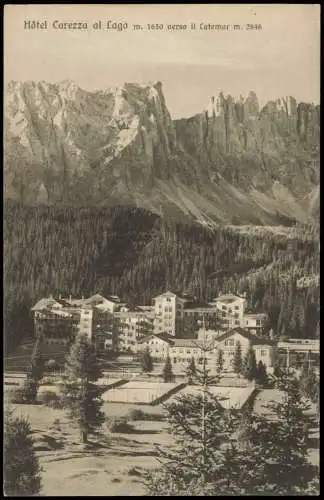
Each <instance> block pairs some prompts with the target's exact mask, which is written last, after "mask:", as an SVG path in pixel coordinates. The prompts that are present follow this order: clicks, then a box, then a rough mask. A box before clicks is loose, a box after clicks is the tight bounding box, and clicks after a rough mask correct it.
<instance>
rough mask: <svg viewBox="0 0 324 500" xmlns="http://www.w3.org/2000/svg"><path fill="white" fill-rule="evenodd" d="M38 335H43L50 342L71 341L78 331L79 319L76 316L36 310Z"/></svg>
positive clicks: (35, 322)
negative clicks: (60, 315)
mask: <svg viewBox="0 0 324 500" xmlns="http://www.w3.org/2000/svg"><path fill="white" fill-rule="evenodd" d="M34 326H35V335H36V337H38V336H41V337H42V339H43V341H44V342H48V343H60V342H61V343H69V342H70V341H71V340H72V339H73V338H74V337H75V335H76V333H77V332H78V328H79V321H78V319H76V318H75V317H66V318H63V317H55V316H54V315H53V316H52V315H50V314H42V313H38V312H35V315H34Z"/></svg>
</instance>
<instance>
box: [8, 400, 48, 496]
mask: <svg viewBox="0 0 324 500" xmlns="http://www.w3.org/2000/svg"><path fill="white" fill-rule="evenodd" d="M31 433H32V430H31V427H30V424H29V422H28V420H27V419H26V418H25V417H20V416H15V415H14V414H13V411H12V410H11V409H6V411H5V414H4V470H3V471H4V493H5V495H6V496H9V497H23V496H36V495H38V494H39V492H40V489H41V476H40V472H41V469H40V467H39V463H38V460H37V457H36V455H35V451H34V449H33V439H32V435H31Z"/></svg>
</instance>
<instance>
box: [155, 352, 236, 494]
mask: <svg viewBox="0 0 324 500" xmlns="http://www.w3.org/2000/svg"><path fill="white" fill-rule="evenodd" d="M200 349H201V351H202V354H201V357H202V367H201V368H196V373H195V375H194V376H193V379H194V382H195V385H194V388H193V392H192V393H191V394H187V395H184V394H183V395H179V396H177V397H176V399H175V401H174V402H172V403H170V404H166V409H167V412H168V421H169V424H170V432H171V435H172V438H173V443H172V445H171V446H170V447H168V449H163V448H160V447H158V448H157V449H158V455H159V457H158V459H159V461H160V463H161V466H160V467H159V469H156V470H155V471H153V472H152V471H148V472H147V474H146V484H147V487H148V491H149V493H150V494H151V495H153V496H161V495H166V496H171V495H177V496H183V495H186V494H189V495H194V494H200V495H201V494H206V495H208V494H214V493H215V489H216V490H217V491H219V492H220V493H224V491H225V489H224V488H226V484H225V481H224V471H225V470H226V465H227V462H226V449H224V443H225V444H226V442H228V441H229V440H230V439H231V435H232V434H233V431H234V428H235V422H236V421H237V416H236V413H235V412H232V411H229V410H225V408H224V406H223V405H222V404H221V401H220V399H219V398H217V397H215V396H214V395H213V393H212V390H211V386H212V385H214V384H216V383H217V381H218V378H217V377H212V376H210V374H209V370H208V369H207V358H206V354H207V352H208V351H209V350H210V349H211V347H210V346H209V347H208V346H203V347H202V346H200ZM225 448H226V446H225Z"/></svg>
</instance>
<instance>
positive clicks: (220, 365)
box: [216, 349, 224, 376]
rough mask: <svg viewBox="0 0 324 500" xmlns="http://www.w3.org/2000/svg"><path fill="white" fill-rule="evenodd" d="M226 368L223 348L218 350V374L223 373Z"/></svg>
mask: <svg viewBox="0 0 324 500" xmlns="http://www.w3.org/2000/svg"><path fill="white" fill-rule="evenodd" d="M223 369H224V353H223V351H222V349H218V350H217V359H216V373H217V375H219V376H220V375H221V373H222V371H223Z"/></svg>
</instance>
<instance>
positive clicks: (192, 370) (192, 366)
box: [186, 357, 196, 384]
mask: <svg viewBox="0 0 324 500" xmlns="http://www.w3.org/2000/svg"><path fill="white" fill-rule="evenodd" d="M186 374H187V376H188V383H189V384H192V380H193V377H194V376H195V375H196V362H195V358H194V357H192V358H191V359H190V361H189V363H188V366H187V370H186Z"/></svg>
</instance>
